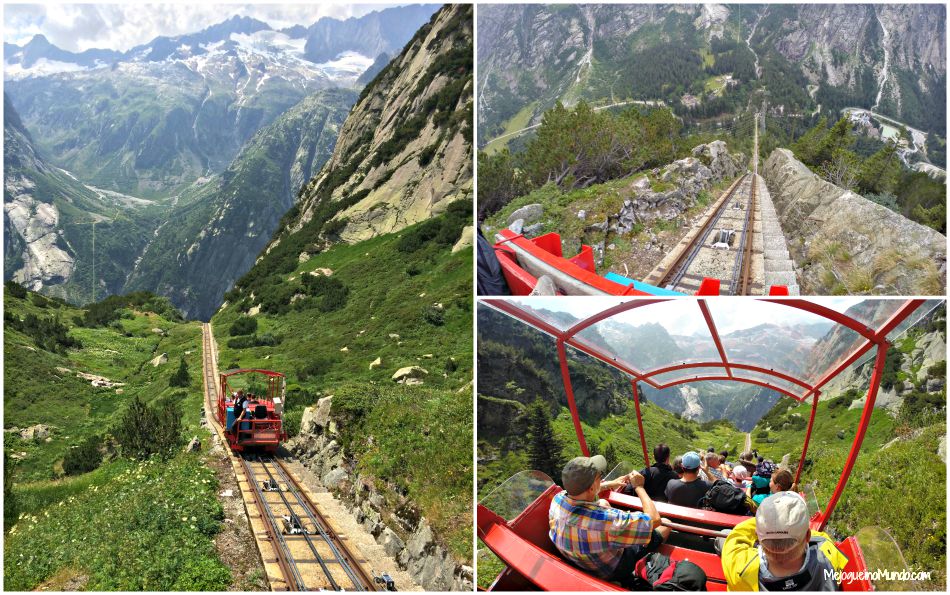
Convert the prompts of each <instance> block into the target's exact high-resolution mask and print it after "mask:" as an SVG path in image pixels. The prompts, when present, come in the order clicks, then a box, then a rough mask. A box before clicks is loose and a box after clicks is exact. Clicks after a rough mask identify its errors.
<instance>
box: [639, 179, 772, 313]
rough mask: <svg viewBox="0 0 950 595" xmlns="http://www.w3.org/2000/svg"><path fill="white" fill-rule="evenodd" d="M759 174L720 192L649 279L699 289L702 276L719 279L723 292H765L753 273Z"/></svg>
mask: <svg viewBox="0 0 950 595" xmlns="http://www.w3.org/2000/svg"><path fill="white" fill-rule="evenodd" d="M755 179H756V176H755V174H751V173H750V174H745V175H744V176H742V177H740V178H739V179H738V180H736V181H735V182H733V184H732V185H731V186H730V187H729V188H728V189H727V190H726V191H725V192H724V193H723V194H722V196H720V198H719V200H718V201H716V203H715V204H714V205H713V207H712V208H711V209H710V210H709V213H708V214H707V216H706V217H705V218H704V219H703V221H702V223H701V224H700V225H698V226H697V227H694V229H693V230H692V231H691V232H690V233H688V234H687V235H686V236H685V237H684V238H683V240H682V241H681V242H680V243H679V245H678V246H677V248H676V250H675V252H673V253H672V254H671V255H669V256H667V257H666V258H664V259H663V261H662V262H661V263H660V264H659V266H657V268H655V269H654V270H653V271H652V272H651V273H650V274H649V275H648V276H647V278H646V279H645V281H646V282H647V283H650V284H653V285H657V286H659V287H665V288H669V289H675V290H676V291H682V292H684V293H689V294H695V293H696V292H697V291H698V290H699V286H700V284H701V283H702V281H703V278H705V277H710V278H714V279H719V280H720V282H721V286H720V293H721V294H722V295H748V294H755V293H762V284H761V282H760V281H759V280H758V279H756V278H755V277H756V275H754V273H753V266H752V263H753V250H754V246H755V245H756V244H755V237H754V236H755V235H756V233H757V231H756V226H755V216H754V214H755V194H756V186H757V184H754V183H753V180H755Z"/></svg>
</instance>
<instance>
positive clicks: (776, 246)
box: [763, 234, 788, 250]
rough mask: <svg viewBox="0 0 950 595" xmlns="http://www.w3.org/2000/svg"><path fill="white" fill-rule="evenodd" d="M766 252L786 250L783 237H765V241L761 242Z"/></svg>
mask: <svg viewBox="0 0 950 595" xmlns="http://www.w3.org/2000/svg"><path fill="white" fill-rule="evenodd" d="M763 244H764V246H765V249H766V250H786V249H787V246H788V244H786V243H785V238H784V237H783V236H780V235H779V236H776V235H768V234H766V235H765V241H764V242H763Z"/></svg>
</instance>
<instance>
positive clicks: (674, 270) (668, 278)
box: [657, 174, 748, 288]
mask: <svg viewBox="0 0 950 595" xmlns="http://www.w3.org/2000/svg"><path fill="white" fill-rule="evenodd" d="M747 176H748V174H743V175H742V177H741V178H739V179H738V180H736V181H735V182H734V183H733V184H732V186H730V187H729V189H728V190H727V191H726V192H727V193H728V194H727V195H726V198H725V199H724V200H723V201H722V202H721V203H720V205H719V208H718V209H716V211H715V212H714V213H712V214H711V215H710V216H709V217H708V218H707V219H706V221H705V222H704V223H703V225H702V226H701V227H700V230H699V233H697V234H696V235H695V236H693V239H692V240H690V241H689V243H688V244H687V245H686V246H685V247H684V248H683V249H682V250H681V251H680V255H679V256H677V257H676V260H674V261H673V264H671V265H670V267H669V268H668V269H667V271H666V273H665V274H664V275H663V277H662V278H661V279H660V281H659V282H658V283H657V285H658V286H659V287H669V288H672V287H676V286H677V285H679V283H680V281H681V280H682V279H683V277H684V276H685V275H686V271H687V270H689V266H690V265H691V264H692V263H693V259H694V258H696V255H697V254H698V253H699V250H700V249H701V248H702V246H703V245H704V244H705V243H706V239H707V238H708V237H709V232H710V231H712V228H713V225H715V224H716V223H717V222H718V221H719V219H720V217H722V214H723V213H724V212H725V210H726V205H727V204H729V202H730V201H731V200H732V198H733V196H735V193H736V191H737V190H738V189H739V186H741V185H742V182H743V181H744V180H745V179H746V177H747Z"/></svg>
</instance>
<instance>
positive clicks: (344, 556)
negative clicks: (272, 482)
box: [273, 458, 376, 591]
mask: <svg viewBox="0 0 950 595" xmlns="http://www.w3.org/2000/svg"><path fill="white" fill-rule="evenodd" d="M273 462H274V464H275V466H276V468H277V470H278V471H279V472H280V474H281V476H282V477H283V478H284V479H285V480H286V482H287V485H288V486H290V487H292V488H293V491H292V493H293V494H294V497H295V498H296V499H297V502H298V503H299V504H300V505H301V506H303V508H304V510H305V511H306V512H307V516H308V517H310V520H311V521H313V523H314V525H315V526H316V527H317V530H318V531H319V532H320V536H321V537H322V538H323V540H324V541H325V542H326V544H327V545H328V546H329V547H330V550H331V551H332V552H333V555H334V557H335V558H336V561H337V563H338V564H340V566H341V567H342V568H343V570H344V572H346V575H347V577H349V579H350V581H352V582H353V585H354V587H355V588H356V589H357V590H358V591H367V590H368V591H374V590H375V588H374V586H375V584H376V583H375V581H374V580H373V577H371V576H369V575H368V574H366V571H365V570H364V569H363V568H362V566H361V565H360V564H359V563H358V562H356V561H355V556H353V553H352V552H350V550H349V548H348V547H346V544H344V543H343V541H342V540H341V539H340V538H339V537H338V536H337V535H336V533H335V532H334V531H333V529H332V528H331V526H330V523H329V522H327V519H326V517H324V516H323V513H321V512H320V509H319V507H317V506H316V505H315V504H314V503H313V501H312V500H310V498H309V497H307V495H306V492H304V489H303V486H302V485H301V484H300V481H299V480H298V479H297V478H296V476H294V474H293V473H291V472H290V470H289V469H287V467H286V465H285V464H284V462H283V461H281V460H280V459H277V458H275V459H273Z"/></svg>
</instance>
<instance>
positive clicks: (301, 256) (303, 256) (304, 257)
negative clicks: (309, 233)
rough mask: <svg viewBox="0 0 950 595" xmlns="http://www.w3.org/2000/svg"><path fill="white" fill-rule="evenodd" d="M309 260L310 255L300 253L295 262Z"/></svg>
mask: <svg viewBox="0 0 950 595" xmlns="http://www.w3.org/2000/svg"><path fill="white" fill-rule="evenodd" d="M308 260H310V254H308V253H306V252H301V253H300V256H298V257H297V262H307V261H308Z"/></svg>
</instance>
